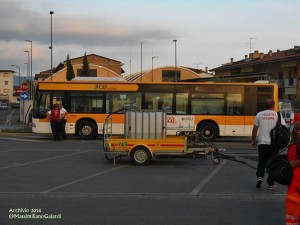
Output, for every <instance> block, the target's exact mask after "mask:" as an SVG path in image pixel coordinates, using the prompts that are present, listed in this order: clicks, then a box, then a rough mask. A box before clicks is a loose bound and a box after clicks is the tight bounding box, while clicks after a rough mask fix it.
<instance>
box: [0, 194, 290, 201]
mask: <svg viewBox="0 0 300 225" xmlns="http://www.w3.org/2000/svg"><path fill="white" fill-rule="evenodd" d="M26 197H28V198H30V199H32V198H33V197H35V198H63V199H66V198H71V199H76V198H93V199H94V198H108V199H117V200H120V199H134V198H135V199H166V200H168V199H206V200H215V199H216V200H252V199H255V200H257V199H262V200H280V201H284V200H285V199H286V193H281V194H280V193H278V194H273V193H270V192H268V193H265V194H250V193H249V194H248V193H246V194H212V193H205V194H199V195H193V196H191V195H190V194H187V193H99V192H48V193H41V192H0V199H3V198H14V199H16V198H22V199H24V198H26Z"/></svg>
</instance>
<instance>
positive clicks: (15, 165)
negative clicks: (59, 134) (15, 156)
mask: <svg viewBox="0 0 300 225" xmlns="http://www.w3.org/2000/svg"><path fill="white" fill-rule="evenodd" d="M86 152H90V151H84V152H83V151H82V152H74V153H71V154H65V155H60V156H56V157H50V158H46V159H40V160H35V161H30V162H26V163H18V164H14V165H10V166H4V167H0V170H2V169H8V168H12V167H17V166H26V165H29V164H33V163H38V162H44V161H47V160H52V159H59V158H62V157H66V156H71V155H76V154H82V153H86Z"/></svg>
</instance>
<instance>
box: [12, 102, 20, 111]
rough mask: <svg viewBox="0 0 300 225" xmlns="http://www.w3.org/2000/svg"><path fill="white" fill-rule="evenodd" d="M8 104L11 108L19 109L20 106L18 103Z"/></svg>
mask: <svg viewBox="0 0 300 225" xmlns="http://www.w3.org/2000/svg"><path fill="white" fill-rule="evenodd" d="M10 106H11V107H12V108H13V109H19V108H20V103H18V102H14V103H11V105H10Z"/></svg>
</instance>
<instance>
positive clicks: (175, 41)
mask: <svg viewBox="0 0 300 225" xmlns="http://www.w3.org/2000/svg"><path fill="white" fill-rule="evenodd" d="M173 42H174V43H175V81H176V82H177V45H176V43H177V40H176V39H174V40H173Z"/></svg>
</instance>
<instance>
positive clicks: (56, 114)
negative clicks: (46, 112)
mask: <svg viewBox="0 0 300 225" xmlns="http://www.w3.org/2000/svg"><path fill="white" fill-rule="evenodd" d="M51 120H55V121H60V110H59V109H52V110H51Z"/></svg>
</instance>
